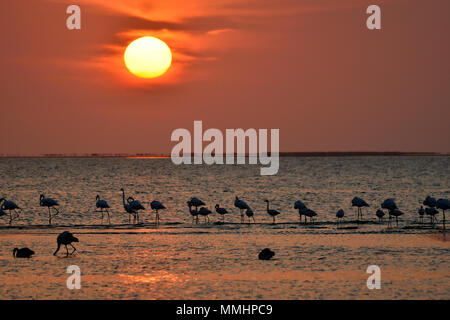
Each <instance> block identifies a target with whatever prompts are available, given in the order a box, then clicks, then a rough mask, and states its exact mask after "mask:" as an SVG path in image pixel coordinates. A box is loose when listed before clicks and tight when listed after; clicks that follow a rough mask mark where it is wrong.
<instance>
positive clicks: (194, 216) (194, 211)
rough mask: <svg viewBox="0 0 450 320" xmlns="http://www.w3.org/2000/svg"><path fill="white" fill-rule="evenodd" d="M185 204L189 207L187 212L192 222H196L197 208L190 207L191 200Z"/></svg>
mask: <svg viewBox="0 0 450 320" xmlns="http://www.w3.org/2000/svg"><path fill="white" fill-rule="evenodd" d="M187 205H188V207H189V213H190V214H191V216H192V224H194V221H195V224H198V210H197V209H192V207H193V205H192V202H191V201H187Z"/></svg>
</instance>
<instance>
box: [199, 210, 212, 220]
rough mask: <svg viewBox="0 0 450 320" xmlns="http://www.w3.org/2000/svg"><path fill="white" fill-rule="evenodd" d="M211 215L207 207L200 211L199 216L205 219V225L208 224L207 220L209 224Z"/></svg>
mask: <svg viewBox="0 0 450 320" xmlns="http://www.w3.org/2000/svg"><path fill="white" fill-rule="evenodd" d="M211 213H212V212H211V210H209V209H208V208H206V207H201V208H200V210H198V214H199V215H201V216H204V217H205V223H206V219H208V223H209V215H210V214H211Z"/></svg>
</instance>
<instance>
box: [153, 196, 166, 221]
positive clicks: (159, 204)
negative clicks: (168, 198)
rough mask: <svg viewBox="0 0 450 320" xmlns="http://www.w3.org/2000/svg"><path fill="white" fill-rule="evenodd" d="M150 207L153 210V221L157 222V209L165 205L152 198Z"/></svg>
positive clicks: (163, 207) (162, 208)
mask: <svg viewBox="0 0 450 320" xmlns="http://www.w3.org/2000/svg"><path fill="white" fill-rule="evenodd" d="M150 208H152V210H153V211H155V223H156V224H159V210H164V209H166V207H165V206H164V205H163V204H162V203H161V202H159V201H156V200H153V201H152V202H150Z"/></svg>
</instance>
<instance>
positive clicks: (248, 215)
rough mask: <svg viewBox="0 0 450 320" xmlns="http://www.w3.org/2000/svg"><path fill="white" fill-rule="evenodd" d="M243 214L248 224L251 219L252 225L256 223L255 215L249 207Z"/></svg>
mask: <svg viewBox="0 0 450 320" xmlns="http://www.w3.org/2000/svg"><path fill="white" fill-rule="evenodd" d="M245 214H246V215H247V217H248V223H250V218H252V219H253V223H256V221H255V214H254V213H253V210H252V209H251V208H250V207H248V208H247V210H245Z"/></svg>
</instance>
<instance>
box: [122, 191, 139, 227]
mask: <svg viewBox="0 0 450 320" xmlns="http://www.w3.org/2000/svg"><path fill="white" fill-rule="evenodd" d="M120 191H122V202H123V208H124V209H125V212H126V213H128V223H131V215H132V216H133V222H136V214H137V211H136V210H134V209H133V208H132V207H131V205H130V204H129V203H127V202H125V191H124V190H123V188H121V189H120Z"/></svg>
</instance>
